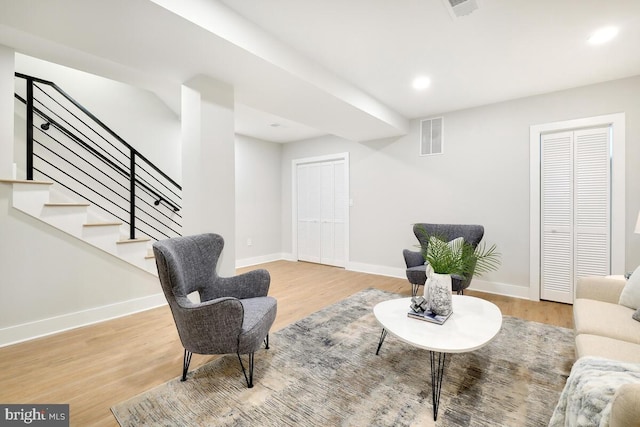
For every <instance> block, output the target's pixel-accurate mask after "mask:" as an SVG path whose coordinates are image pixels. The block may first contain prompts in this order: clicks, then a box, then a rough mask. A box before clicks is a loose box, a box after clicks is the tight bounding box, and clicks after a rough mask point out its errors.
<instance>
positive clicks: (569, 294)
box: [540, 132, 573, 302]
mask: <svg viewBox="0 0 640 427" xmlns="http://www.w3.org/2000/svg"><path fill="white" fill-rule="evenodd" d="M541 147H542V148H541V149H542V153H541V159H542V170H541V174H540V176H541V179H542V182H541V187H542V188H541V197H542V204H541V207H542V212H541V222H542V223H541V231H542V247H541V252H542V253H541V254H540V255H541V256H540V260H541V289H540V297H541V298H542V299H546V300H551V301H559V302H572V301H573V188H572V187H573V155H572V152H573V132H559V133H555V134H551V135H543V136H542V141H541Z"/></svg>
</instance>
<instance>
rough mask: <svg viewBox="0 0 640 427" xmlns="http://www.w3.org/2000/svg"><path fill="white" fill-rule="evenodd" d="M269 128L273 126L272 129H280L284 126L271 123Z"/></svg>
mask: <svg viewBox="0 0 640 427" xmlns="http://www.w3.org/2000/svg"><path fill="white" fill-rule="evenodd" d="M269 126H271V127H272V128H279V127H280V126H282V125H281V124H280V123H271V124H270V125H269Z"/></svg>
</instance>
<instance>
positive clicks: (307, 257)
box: [297, 164, 321, 263]
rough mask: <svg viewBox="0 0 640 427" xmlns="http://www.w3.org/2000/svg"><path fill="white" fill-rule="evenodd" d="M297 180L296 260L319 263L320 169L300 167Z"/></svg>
mask: <svg viewBox="0 0 640 427" xmlns="http://www.w3.org/2000/svg"><path fill="white" fill-rule="evenodd" d="M297 178H298V183H297V184H298V186H297V188H298V191H297V198H298V259H299V260H301V261H309V262H317V263H319V262H320V259H321V254H320V240H321V235H320V231H321V229H320V198H319V197H318V195H319V193H320V188H321V177H320V167H319V165H317V164H310V165H300V166H298V170H297Z"/></svg>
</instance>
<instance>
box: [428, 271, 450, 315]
mask: <svg viewBox="0 0 640 427" xmlns="http://www.w3.org/2000/svg"><path fill="white" fill-rule="evenodd" d="M425 288H428V290H427V289H425V293H427V292H428V298H427V301H429V309H430V310H431V311H432V312H433V313H434V314H437V315H439V316H447V315H449V313H451V310H452V303H451V276H450V275H449V274H439V273H435V272H434V271H433V269H432V268H431V266H428V267H427V283H425ZM425 298H426V297H425Z"/></svg>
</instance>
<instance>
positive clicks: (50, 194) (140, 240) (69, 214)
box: [0, 180, 157, 276]
mask: <svg viewBox="0 0 640 427" xmlns="http://www.w3.org/2000/svg"><path fill="white" fill-rule="evenodd" d="M0 184H5V185H11V186H12V187H13V191H12V202H11V204H12V206H13V207H14V208H15V209H17V210H19V211H21V212H24V213H25V214H27V215H30V216H32V217H34V218H36V219H38V220H40V221H42V222H45V223H47V224H49V225H50V226H52V227H55V228H57V229H59V230H61V231H64V232H65V233H67V234H69V235H71V236H74V237H76V238H78V239H80V240H82V241H84V242H86V243H87V244H89V245H92V246H94V247H96V248H98V249H100V250H102V251H104V252H107V253H109V254H111V255H113V256H114V257H117V258H119V259H121V260H122V261H125V262H127V263H129V264H132V265H134V266H136V267H138V268H140V269H142V270H144V271H146V272H148V273H150V274H153V275H156V276H157V270H156V265H155V259H154V257H153V252H152V250H151V243H152V240H151V239H150V238H148V237H137V238H135V239H129V238H128V237H127V233H128V227H127V226H126V224H123V223H122V222H119V221H114V220H113V219H111V218H105V214H104V213H103V212H102V211H101V210H99V209H96V208H95V207H93V206H92V205H91V204H90V203H86V202H84V201H77V200H76V201H74V200H72V199H71V198H70V197H68V196H67V195H65V194H63V193H62V192H61V191H59V190H58V189H57V188H56V184H54V183H53V182H49V181H34V180H0Z"/></svg>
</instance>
